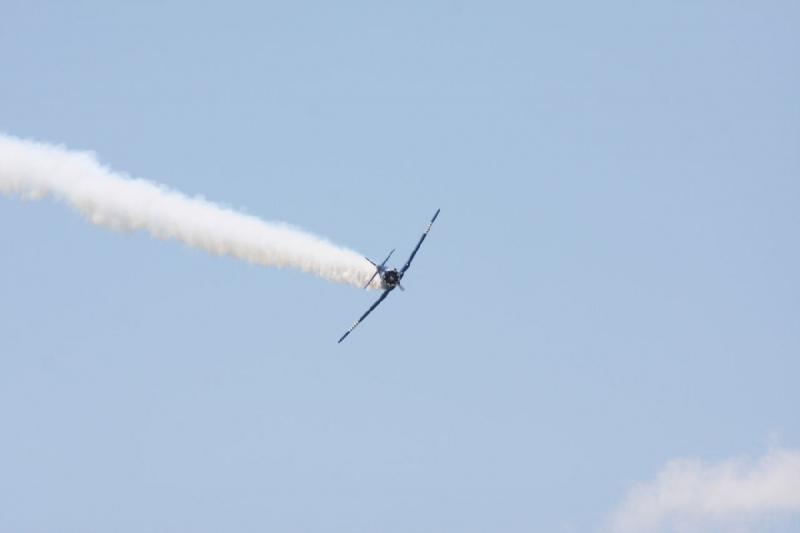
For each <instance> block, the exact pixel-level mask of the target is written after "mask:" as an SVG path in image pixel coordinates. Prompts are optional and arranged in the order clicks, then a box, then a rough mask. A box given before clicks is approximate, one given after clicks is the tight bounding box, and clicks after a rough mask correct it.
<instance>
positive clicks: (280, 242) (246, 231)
mask: <svg viewBox="0 0 800 533" xmlns="http://www.w3.org/2000/svg"><path fill="white" fill-rule="evenodd" d="M0 193H2V194H6V195H19V196H22V197H24V198H30V199H39V198H42V197H44V196H48V195H51V196H53V197H55V198H57V199H59V200H62V201H64V202H66V203H67V204H69V205H71V206H72V207H74V208H75V209H77V210H78V211H79V212H80V213H81V214H82V215H83V216H85V217H86V218H87V219H89V221H91V222H92V223H93V224H98V225H100V226H105V227H107V228H110V229H113V230H118V231H133V230H145V231H147V232H149V233H150V234H151V235H153V236H154V237H157V238H159V239H175V240H178V241H181V242H183V243H185V244H188V245H189V246H193V247H195V248H199V249H201V250H205V251H207V252H210V253H213V254H217V255H230V256H233V257H236V258H238V259H243V260H245V261H249V262H251V263H256V264H259V265H263V266H267V267H278V268H283V267H289V268H296V269H299V270H302V271H304V272H309V273H311V274H315V275H317V276H320V277H322V278H325V279H327V280H330V281H335V282H338V283H349V284H351V285H355V286H359V287H363V286H364V284H365V283H366V282H367V280H368V279H369V278H370V276H372V274H373V272H374V269H373V267H372V266H371V265H370V264H369V263H367V262H366V261H365V260H364V258H363V257H362V256H361V255H359V254H358V253H356V252H354V251H352V250H349V249H346V248H341V247H339V246H335V245H333V244H331V243H330V242H328V241H325V240H323V239H321V238H319V237H316V236H314V235H311V234H309V233H306V232H304V231H301V230H299V229H296V228H292V227H290V226H287V225H285V224H276V223H273V222H266V221H264V220H261V219H259V218H257V217H255V216H251V215H247V214H243V213H239V212H236V211H233V210H231V209H227V208H223V207H220V206H218V205H215V204H213V203H211V202H209V201H206V200H204V199H201V198H190V197H188V196H185V195H183V194H181V193H179V192H177V191H173V190H170V189H168V188H167V187H164V186H163V185H159V184H156V183H153V182H150V181H146V180H143V179H133V178H130V177H128V176H126V175H124V174H121V173H118V172H113V171H112V170H110V169H108V168H106V167H104V166H103V165H101V164H100V163H98V161H97V159H96V158H95V156H94V155H93V154H92V153H90V152H76V151H71V150H67V149H65V148H63V147H59V146H54V145H50V144H44V143H39V142H33V141H27V140H23V139H19V138H16V137H12V136H8V135H4V134H0ZM373 286H374V282H373Z"/></svg>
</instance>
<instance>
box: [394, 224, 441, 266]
mask: <svg viewBox="0 0 800 533" xmlns="http://www.w3.org/2000/svg"><path fill="white" fill-rule="evenodd" d="M439 211H441V209H437V210H436V213H435V214H434V215H433V218H432V219H431V221H430V222H429V223H428V227H427V228H425V233H423V234H422V237H420V238H419V242H418V243H417V246H416V248H414V251H413V252H411V257H409V258H408V261H406V264H405V265H403V268H401V269H400V276H401V277H402V276H403V274H405V273H406V270H408V267H410V266H411V261H413V260H414V256H415V255H417V250H419V247H420V246H422V241H424V240H425V237H427V236H428V232H429V231H430V230H431V226H432V225H433V222H434V221H435V220H436V217H438V216H439Z"/></svg>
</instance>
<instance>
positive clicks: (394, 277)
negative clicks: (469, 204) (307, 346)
mask: <svg viewBox="0 0 800 533" xmlns="http://www.w3.org/2000/svg"><path fill="white" fill-rule="evenodd" d="M439 211H441V209H437V210H436V213H435V214H434V215H433V218H432V219H431V221H430V222H429V223H428V227H427V228H425V233H423V234H422V237H420V238H419V242H418V243H417V246H416V247H415V248H414V251H413V252H411V257H409V258H408V261H406V264H405V265H403V268H401V269H400V270H398V269H396V268H386V262H387V261H388V260H389V258H390V257H392V254H393V253H394V250H392V251H391V252H389V255H387V256H386V259H384V260H383V262H382V263H381V264H377V263H375V262H373V261H372V260H371V259H370V258H369V257H365V258H364V259H366V260H367V261H369V262H370V263H372V266H374V267H375V273H374V274H373V275H372V277H371V278H369V281H368V282H367V284H366V285H364V288H365V289H366V288H367V287H369V286H370V284H371V283H372V280H374V279H375V276H380V279H381V289H383V294H381V296H380V298H378V301H376V302H375V303H374V304H372V306H370V308H369V309H367V312H366V313H364V314H363V315H361V318H359V319H358V320H356V321H355V322H353V325H352V326H350V329H348V330H347V332H346V333H345V334H344V335H342V337H341V338H340V339H339V342H342V341H343V340H344V339H345V337H347V336H348V335H350V332H351V331H353V330H354V329H356V326H358V325H359V324H360V323H361V321H362V320H364V319H365V318H367V315H368V314H370V313H371V312H372V311H373V309H375V308H376V307H378V305H380V303H381V302H382V301H383V300H384V298H386V297H387V296H389V293H390V292H392V291H393V290H394V289H395V288H397V287H400V290H401V291H404V290H405V289H404V288H403V286H402V285H401V284H400V281H401V280H402V279H403V276H405V275H406V270H408V267H410V266H411V261H413V260H414V256H415V255H417V251H418V250H419V247H420V246H422V241H424V240H425V237H427V236H428V232H429V231H430V230H431V226H432V225H433V223H434V221H435V220H436V217H438V216H439Z"/></svg>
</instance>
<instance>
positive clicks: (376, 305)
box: [339, 287, 394, 342]
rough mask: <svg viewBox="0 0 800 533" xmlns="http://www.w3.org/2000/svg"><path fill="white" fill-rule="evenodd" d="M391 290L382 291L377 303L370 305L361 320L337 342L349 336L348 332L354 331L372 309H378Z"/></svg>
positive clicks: (354, 323)
mask: <svg viewBox="0 0 800 533" xmlns="http://www.w3.org/2000/svg"><path fill="white" fill-rule="evenodd" d="M392 289H394V287H392V288H391V289H386V290H385V291H383V294H381V297H380V298H378V301H376V302H375V303H374V304H372V305H371V306H370V308H369V309H367V312H366V313H364V314H363V315H361V318H359V319H358V320H356V321H355V322H353V325H352V326H350V329H348V330H347V333H345V334H344V335H342V338H340V339H339V342H342V341H343V340H344V339H345V337H347V336H348V335H350V332H351V331H353V330H354V329H356V326H357V325H359V324H360V323H361V321H362V320H364V319H365V318H367V315H368V314H370V313H371V312H372V310H373V309H375V308H376V307H378V305H380V303H381V302H382V301H383V299H384V298H386V297H387V296H388V295H389V293H390V292H392Z"/></svg>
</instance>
